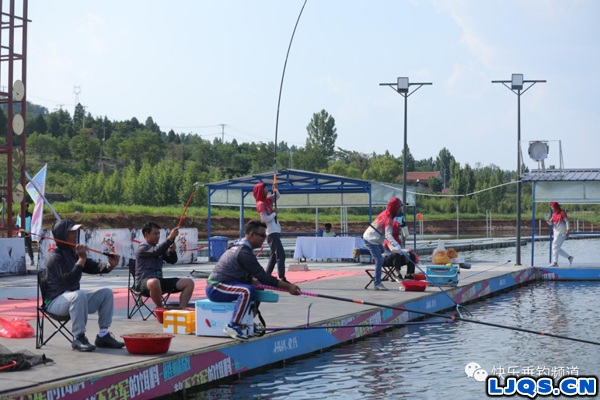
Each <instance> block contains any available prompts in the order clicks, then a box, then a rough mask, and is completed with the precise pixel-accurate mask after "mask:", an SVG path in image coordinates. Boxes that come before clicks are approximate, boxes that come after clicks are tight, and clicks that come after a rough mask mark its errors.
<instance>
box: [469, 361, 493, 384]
mask: <svg viewBox="0 0 600 400" xmlns="http://www.w3.org/2000/svg"><path fill="white" fill-rule="evenodd" d="M465 374H467V378H473V379H475V380H476V381H477V382H485V378H487V376H488V373H487V371H486V370H485V369H483V368H481V365H479V364H477V363H476V362H470V363H468V364H467V365H466V366H465Z"/></svg>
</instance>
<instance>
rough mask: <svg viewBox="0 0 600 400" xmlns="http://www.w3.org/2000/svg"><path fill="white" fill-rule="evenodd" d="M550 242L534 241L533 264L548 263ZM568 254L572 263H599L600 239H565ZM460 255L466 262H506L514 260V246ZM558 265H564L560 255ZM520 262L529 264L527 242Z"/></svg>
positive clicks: (564, 248) (528, 245)
mask: <svg viewBox="0 0 600 400" xmlns="http://www.w3.org/2000/svg"><path fill="white" fill-rule="evenodd" d="M550 248H551V245H550V242H549V241H543V242H536V243H535V249H534V250H535V251H534V255H535V265H536V266H538V267H539V266H546V265H548V264H549V263H550V258H549V255H550ZM562 248H563V250H565V251H566V252H567V253H569V254H570V255H572V256H574V257H575V259H574V261H573V262H574V263H578V262H582V263H598V264H600V253H599V252H598V250H600V239H579V240H567V241H565V242H564V244H563V246H562ZM460 255H461V256H465V259H466V260H467V261H468V262H475V261H491V262H506V261H508V260H511V261H512V262H514V261H515V257H516V248H515V247H505V248H501V249H487V250H477V251H461V252H460ZM558 262H559V264H560V265H566V264H567V260H566V259H565V258H562V257H560V258H559V260H558ZM521 263H522V264H523V265H531V244H530V243H528V244H527V245H526V246H521Z"/></svg>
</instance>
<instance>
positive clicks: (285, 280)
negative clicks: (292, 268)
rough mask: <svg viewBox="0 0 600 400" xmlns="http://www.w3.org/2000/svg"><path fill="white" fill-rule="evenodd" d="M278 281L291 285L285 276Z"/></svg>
mask: <svg viewBox="0 0 600 400" xmlns="http://www.w3.org/2000/svg"><path fill="white" fill-rule="evenodd" d="M280 281H282V282H285V283H290V284H291V282H290V281H288V280H287V279H285V276H284V277H283V278H281V279H280Z"/></svg>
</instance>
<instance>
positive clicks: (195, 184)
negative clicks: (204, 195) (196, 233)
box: [177, 182, 200, 229]
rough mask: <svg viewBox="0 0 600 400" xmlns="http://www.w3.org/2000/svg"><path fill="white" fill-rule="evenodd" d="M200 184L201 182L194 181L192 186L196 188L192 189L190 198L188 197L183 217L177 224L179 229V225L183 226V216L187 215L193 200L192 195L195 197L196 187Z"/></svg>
mask: <svg viewBox="0 0 600 400" xmlns="http://www.w3.org/2000/svg"><path fill="white" fill-rule="evenodd" d="M199 185H200V182H196V183H194V184H193V185H192V186H193V187H194V189H192V194H191V195H190V198H189V199H188V202H187V204H186V205H185V209H184V210H183V214H181V218H180V219H179V223H178V224H177V228H178V229H179V227H180V226H181V221H183V217H184V216H185V212H186V211H187V209H188V206H189V205H190V201H192V197H194V193H196V188H197V187H198V186H199Z"/></svg>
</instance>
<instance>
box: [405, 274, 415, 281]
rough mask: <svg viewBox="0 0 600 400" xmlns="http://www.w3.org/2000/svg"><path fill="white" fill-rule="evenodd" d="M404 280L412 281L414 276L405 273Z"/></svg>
mask: <svg viewBox="0 0 600 400" xmlns="http://www.w3.org/2000/svg"><path fill="white" fill-rule="evenodd" d="M404 280H405V281H414V280H415V277H414V276H413V274H406V275H404Z"/></svg>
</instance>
